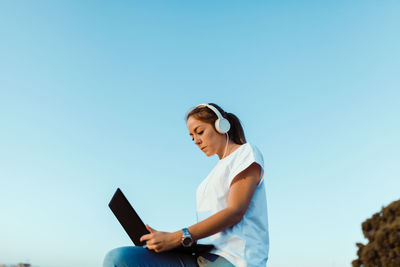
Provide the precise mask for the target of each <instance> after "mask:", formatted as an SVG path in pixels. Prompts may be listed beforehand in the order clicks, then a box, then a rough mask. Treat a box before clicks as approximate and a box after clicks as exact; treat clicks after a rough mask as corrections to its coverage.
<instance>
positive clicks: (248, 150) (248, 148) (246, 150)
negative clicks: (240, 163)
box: [240, 143, 264, 163]
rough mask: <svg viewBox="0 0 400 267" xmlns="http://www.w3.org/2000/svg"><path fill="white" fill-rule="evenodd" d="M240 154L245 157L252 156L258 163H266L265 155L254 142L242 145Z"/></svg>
mask: <svg viewBox="0 0 400 267" xmlns="http://www.w3.org/2000/svg"><path fill="white" fill-rule="evenodd" d="M241 148H242V150H241V153H240V156H241V158H242V159H244V158H252V159H253V160H254V161H256V162H258V163H264V157H263V155H262V153H261V151H260V149H258V147H257V146H256V145H254V144H252V143H245V144H243V145H242V147H241Z"/></svg>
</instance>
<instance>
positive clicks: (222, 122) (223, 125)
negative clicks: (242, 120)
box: [196, 104, 231, 134]
mask: <svg viewBox="0 0 400 267" xmlns="http://www.w3.org/2000/svg"><path fill="white" fill-rule="evenodd" d="M201 106H206V107H208V108H209V109H211V110H212V111H214V113H215V114H216V115H217V117H218V119H217V120H216V121H215V129H216V130H217V132H219V133H221V134H225V133H227V132H229V129H230V128H231V124H230V123H229V121H228V120H227V119H225V118H224V117H222V115H221V113H220V112H219V111H218V109H217V108H216V107H214V106H212V105H209V104H200V105H198V106H197V107H201ZM197 107H196V108H197Z"/></svg>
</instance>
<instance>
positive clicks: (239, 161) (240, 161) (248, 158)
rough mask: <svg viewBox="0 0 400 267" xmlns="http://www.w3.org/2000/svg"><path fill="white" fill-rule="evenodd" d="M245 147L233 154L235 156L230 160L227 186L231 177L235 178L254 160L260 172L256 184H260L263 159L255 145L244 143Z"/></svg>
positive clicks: (230, 181) (262, 172)
mask: <svg viewBox="0 0 400 267" xmlns="http://www.w3.org/2000/svg"><path fill="white" fill-rule="evenodd" d="M244 145H245V147H244V148H243V150H241V151H240V153H238V154H236V155H235V158H234V159H233V160H232V161H231V164H232V165H231V170H230V173H229V181H228V182H229V186H230V185H231V183H232V180H233V178H235V177H236V176H237V175H238V174H239V173H241V172H242V171H244V170H246V169H247V168H248V167H250V165H251V164H253V163H254V162H255V163H257V164H258V165H259V166H260V167H261V173H260V177H259V180H258V185H260V184H261V182H262V181H263V177H264V159H263V155H262V154H261V152H260V151H259V150H258V148H257V147H256V146H253V145H251V144H249V143H246V144H244Z"/></svg>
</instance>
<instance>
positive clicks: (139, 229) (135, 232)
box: [108, 188, 214, 254]
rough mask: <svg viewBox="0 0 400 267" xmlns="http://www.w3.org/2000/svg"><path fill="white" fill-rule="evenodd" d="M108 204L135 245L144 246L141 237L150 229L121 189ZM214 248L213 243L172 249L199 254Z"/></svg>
mask: <svg viewBox="0 0 400 267" xmlns="http://www.w3.org/2000/svg"><path fill="white" fill-rule="evenodd" d="M108 206H109V207H110V209H111V210H112V212H113V213H114V215H115V217H117V219H118V221H119V222H120V223H121V225H122V227H123V228H124V229H125V232H126V233H127V234H128V236H129V237H130V238H131V240H132V242H133V244H135V246H141V247H142V246H144V245H145V244H146V243H145V242H140V238H141V237H142V236H143V235H145V234H148V233H149V231H148V230H147V229H146V226H145V225H144V223H143V221H142V219H140V217H139V215H138V214H137V213H136V211H135V210H134V209H133V207H132V206H131V204H130V203H129V201H128V200H127V199H126V197H125V196H124V194H123V193H122V191H121V189H119V188H118V189H117V191H115V194H114V196H113V197H112V199H111V201H110V203H109V204H108ZM212 248H214V246H213V245H203V244H194V245H193V246H191V247H187V248H186V247H183V246H179V247H177V248H174V249H172V250H170V251H175V252H183V253H190V254H199V253H201V252H209V251H210V250H211V249H212Z"/></svg>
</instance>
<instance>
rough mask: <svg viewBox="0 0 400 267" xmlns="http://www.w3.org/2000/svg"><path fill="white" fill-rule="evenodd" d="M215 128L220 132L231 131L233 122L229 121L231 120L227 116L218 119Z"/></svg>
mask: <svg viewBox="0 0 400 267" xmlns="http://www.w3.org/2000/svg"><path fill="white" fill-rule="evenodd" d="M215 128H216V129H217V131H218V132H219V133H222V134H224V133H227V132H229V129H230V128H231V124H230V123H229V121H228V120H227V119H225V118H222V119H217V120H216V121H215Z"/></svg>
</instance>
